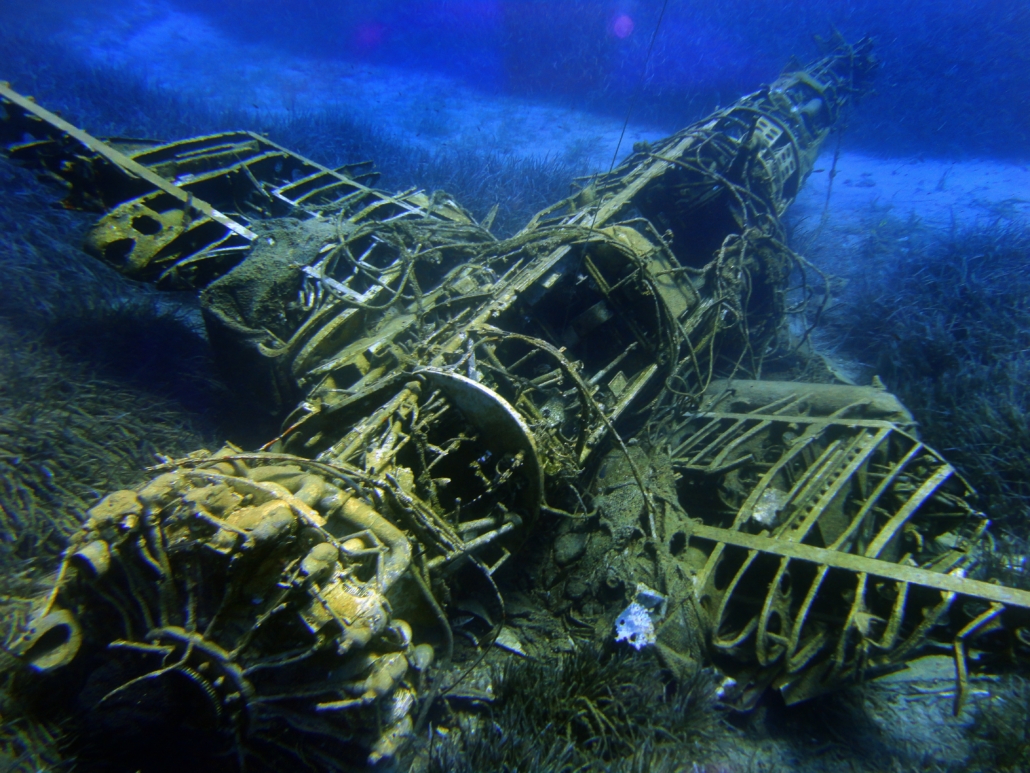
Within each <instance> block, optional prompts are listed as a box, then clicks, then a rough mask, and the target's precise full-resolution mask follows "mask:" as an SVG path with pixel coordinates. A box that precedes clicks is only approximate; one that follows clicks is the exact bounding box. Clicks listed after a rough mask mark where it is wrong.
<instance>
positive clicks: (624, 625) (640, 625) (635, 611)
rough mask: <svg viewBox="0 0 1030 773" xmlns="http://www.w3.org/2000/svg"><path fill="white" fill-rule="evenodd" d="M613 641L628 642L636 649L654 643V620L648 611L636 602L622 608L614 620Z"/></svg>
mask: <svg viewBox="0 0 1030 773" xmlns="http://www.w3.org/2000/svg"><path fill="white" fill-rule="evenodd" d="M615 641H625V642H629V643H630V644H631V645H633V647H634V648H635V649H638V650H639V649H643V648H644V647H646V646H648V645H649V644H654V641H655V630H654V622H653V621H652V620H651V615H650V614H649V613H648V611H647V610H646V609H645V608H644V607H642V606H641V605H640V604H638V603H637V602H635V601H634V602H633V603H632V604H630V605H629V606H628V607H626V608H625V609H624V610H622V614H621V615H619V617H618V619H617V620H616V621H615Z"/></svg>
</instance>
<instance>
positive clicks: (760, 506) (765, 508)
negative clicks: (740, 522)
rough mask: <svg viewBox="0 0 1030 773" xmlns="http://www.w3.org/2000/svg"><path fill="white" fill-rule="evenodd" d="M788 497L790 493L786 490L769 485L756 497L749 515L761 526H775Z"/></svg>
mask: <svg viewBox="0 0 1030 773" xmlns="http://www.w3.org/2000/svg"><path fill="white" fill-rule="evenodd" d="M789 498H790V495H789V494H787V492H786V491H780V490H779V489H778V488H772V487H771V486H770V487H769V488H767V489H766V490H765V491H763V492H762V496H760V497H759V498H758V501H757V502H756V503H755V509H754V512H752V513H751V517H752V518H754V519H755V520H756V521H758V522H759V523H760V524H762V525H763V526H775V525H776V521H777V519H778V517H779V514H780V511H781V510H782V509H783V506H784V505H786V504H787V500H788V499H789Z"/></svg>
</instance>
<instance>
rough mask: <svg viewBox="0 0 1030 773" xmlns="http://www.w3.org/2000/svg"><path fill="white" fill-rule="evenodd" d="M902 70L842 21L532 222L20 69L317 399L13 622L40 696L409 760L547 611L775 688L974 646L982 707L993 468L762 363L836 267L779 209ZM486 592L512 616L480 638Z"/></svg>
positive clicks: (89, 539) (95, 160)
mask: <svg viewBox="0 0 1030 773" xmlns="http://www.w3.org/2000/svg"><path fill="white" fill-rule="evenodd" d="M874 69H875V60H874V59H873V57H872V55H871V44H870V43H869V41H862V42H860V43H858V44H856V45H855V46H847V45H843V44H842V45H841V46H840V47H839V48H838V49H837V50H835V51H833V52H832V53H830V54H829V55H828V56H827V57H826V58H824V59H822V60H820V61H818V62H816V63H814V64H813V65H811V66H809V67H807V68H804V69H798V70H797V71H792V72H786V73H785V74H784V75H782V76H781V77H780V78H779V79H778V80H777V81H776V82H774V83H773V84H772V85H771V86H768V87H765V88H763V89H761V90H760V91H758V92H756V93H754V94H751V95H749V96H747V97H744V98H743V99H741V100H740V101H739V102H737V103H736V104H734V105H732V106H730V107H728V108H725V109H722V110H719V111H718V112H716V113H715V114H713V115H711V116H710V117H708V118H707V119H705V120H704V121H701V122H699V123H697V124H695V125H693V126H691V127H689V128H687V129H684V130H683V131H681V132H679V133H677V134H674V135H673V136H671V137H669V138H667V139H665V140H663V141H662V142H659V143H656V144H654V145H651V146H639V147H637V148H635V149H634V153H633V154H632V155H631V156H630V157H629V158H627V159H626V161H625V162H624V163H623V164H622V165H621V166H619V167H617V168H616V169H614V170H613V171H612V172H611V173H609V174H606V175H600V176H598V177H596V178H595V179H593V180H592V181H590V182H589V184H587V185H585V186H584V187H582V188H581V189H580V190H579V191H578V192H577V193H576V194H575V195H573V196H572V197H570V198H569V199H566V200H564V201H561V202H559V203H557V204H555V205H554V206H552V207H550V208H548V209H546V210H544V211H543V212H541V213H539V214H538V215H536V216H535V217H534V218H533V219H532V220H531V221H530V222H529V223H528V224H527V225H526V227H525V228H523V229H522V230H521V231H519V232H518V233H517V234H515V235H514V236H512V237H510V238H507V239H497V238H495V237H494V236H493V235H492V234H491V233H490V221H491V220H492V218H491V217H487V218H486V220H485V221H484V222H482V223H477V222H475V221H474V219H473V218H472V217H471V216H470V215H469V214H468V213H467V212H466V211H465V210H464V209H462V208H461V206H459V205H458V204H457V203H456V202H454V201H453V200H451V198H449V197H448V196H447V195H446V194H443V193H440V192H437V193H435V194H433V195H426V194H424V193H422V192H420V191H407V192H404V193H399V194H395V195H390V194H387V193H384V192H382V191H379V190H376V189H375V188H373V187H370V184H371V183H372V182H373V181H374V179H375V174H374V170H373V169H372V168H371V166H369V165H357V166H350V167H343V168H340V169H336V170H333V169H328V168H325V167H322V166H319V165H318V164H315V163H313V162H311V161H309V160H307V159H304V158H302V157H300V156H298V155H296V154H294V153H291V152H290V151H288V150H286V149H285V148H282V147H280V146H278V145H276V144H274V143H272V142H270V141H268V140H267V139H265V138H263V137H261V136H258V135H255V134H251V133H248V132H236V133H229V134H220V135H214V136H207V137H198V138H194V139H188V140H183V141H180V142H173V143H169V144H153V143H143V142H130V141H121V140H119V141H108V142H103V141H100V140H98V139H96V138H94V137H92V136H90V135H88V134H86V133H85V132H83V131H81V130H80V129H78V128H76V127H74V126H72V125H70V124H68V123H67V122H65V121H63V120H62V119H61V118H59V117H58V116H56V115H54V114H53V113H50V112H48V111H47V110H45V109H43V108H42V107H40V106H39V105H37V104H36V103H35V102H33V101H32V100H31V99H29V98H26V97H23V96H21V95H19V94H17V93H15V92H13V91H11V90H10V89H9V88H7V87H6V86H5V87H3V88H2V89H0V103H2V106H3V116H2V122H0V133H2V135H0V139H2V141H3V143H4V145H5V146H6V152H7V153H8V154H9V155H10V157H12V158H13V159H16V160H18V161H19V162H22V163H24V164H26V165H30V166H32V167H34V168H37V169H39V170H41V171H42V172H43V173H44V174H45V175H46V176H47V177H49V178H53V179H56V180H58V181H59V182H60V183H62V184H63V185H64V186H65V190H66V192H67V198H66V200H65V203H66V204H67V205H68V206H73V207H78V208H84V209H90V210H94V211H97V212H100V213H102V216H101V217H100V219H99V220H98V221H97V223H96V225H95V226H94V227H93V228H92V230H91V232H90V234H89V236H88V240H87V249H88V250H89V251H90V252H91V253H92V254H95V255H96V256H97V257H98V258H100V259H102V260H104V261H106V262H108V263H110V264H111V265H113V266H114V267H116V268H117V269H118V270H120V271H122V272H124V273H125V274H127V275H128V276H131V277H134V278H137V279H143V280H152V281H154V282H156V283H157V284H158V285H159V286H163V287H167V288H184V289H195V290H200V292H201V298H202V304H203V309H204V316H205V320H206V324H207V329H208V334H209V337H210V340H211V343H212V346H214V347H215V348H216V350H217V352H218V355H219V358H220V359H222V360H223V361H224V362H225V363H227V365H228V367H227V369H226V370H227V372H228V373H230V374H231V377H232V378H233V379H234V380H235V382H236V385H237V386H238V387H239V389H240V390H241V393H245V394H248V395H250V396H251V397H252V398H253V399H255V400H256V401H257V402H258V403H259V404H260V409H261V410H265V411H269V412H283V413H286V412H288V415H287V418H286V420H285V422H284V424H283V429H282V431H281V434H280V435H279V436H278V437H276V438H274V439H272V440H271V441H270V442H269V443H268V444H267V445H265V446H264V447H263V448H262V449H261V450H259V451H253V452H246V451H243V450H241V449H239V448H236V447H232V446H227V447H225V448H223V449H221V450H219V451H217V452H215V453H211V452H208V451H198V452H196V453H195V454H192V455H190V456H189V457H187V458H183V459H176V460H169V461H168V462H167V463H165V464H163V465H161V466H160V467H159V468H157V469H155V471H154V472H155V473H159V474H157V475H156V477H154V478H153V479H152V480H150V481H149V482H147V483H146V484H145V485H142V486H141V487H140V488H138V489H136V490H132V491H128V490H127V491H117V492H114V493H111V494H110V495H108V496H107V497H106V498H104V499H103V500H101V501H100V502H99V504H97V505H96V506H95V507H94V508H93V509H92V510H91V511H90V513H89V518H88V520H87V522H86V523H85V524H84V526H83V528H82V530H81V531H80V533H79V534H78V535H77V536H76V537H75V538H74V539H73V541H72V543H71V544H70V545H69V547H68V548H67V550H66V551H65V553H64V557H63V561H62V563H61V566H60V570H59V572H58V574H57V575H56V577H55V579H54V580H53V584H52V590H51V591H50V592H49V593H47V594H46V595H45V596H43V597H41V598H40V599H39V601H38V606H37V610H36V613H35V615H34V617H33V618H32V619H31V621H29V624H28V625H27V629H26V631H25V632H24V635H23V636H22V638H21V639H20V640H19V641H18V642H17V643H16V644H15V647H14V650H15V652H16V653H17V654H18V656H19V658H18V665H17V666H15V667H16V668H17V669H19V672H20V673H19V674H18V679H19V680H20V682H19V683H20V684H21V685H22V689H23V690H26V691H31V690H32V689H33V685H35V684H43V683H47V681H48V680H53V679H55V678H61V679H64V680H65V681H66V682H67V683H68V684H72V685H75V684H78V685H80V687H81V685H84V684H87V683H89V684H90V685H92V686H93V693H95V694H96V699H95V700H94V701H93V703H92V704H91V705H88V706H87V705H84V704H83V703H82V702H81V701H79V702H76V699H75V694H76V689H71V690H70V692H71V693H72V696H71V697H69V699H68V708H67V709H66V710H67V711H84V710H88V711H95V712H103V711H117V710H122V711H124V710H125V707H127V706H145V707H146V710H147V711H148V712H156V713H160V712H162V711H167V712H168V715H169V716H172V715H174V714H175V710H174V708H173V707H172V706H170V705H165V704H170V703H172V702H174V701H176V700H180V701H183V700H187V698H186V697H184V696H188V701H189V702H190V705H193V706H197V705H200V706H202V707H203V712H206V713H205V714H204V716H206V717H208V718H209V722H208V723H209V725H210V728H209V729H210V731H211V732H212V733H214V734H216V735H217V736H218V737H219V738H221V739H222V741H223V743H222V748H223V749H224V748H231V749H233V750H234V753H235V754H236V755H238V758H239V760H240V764H241V765H242V764H244V763H247V760H248V759H249V758H251V757H253V760H251V761H250V762H249V763H248V764H251V765H254V764H257V762H258V761H259V760H267V759H276V758H277V755H278V758H280V759H281V758H282V755H292V754H297V755H300V754H301V753H300V752H299V751H297V750H298V749H301V748H306V749H308V750H309V751H308V752H305V753H304V754H303V755H301V756H303V759H304V760H305V761H306V762H307V763H309V764H311V765H312V766H314V767H319V766H325V765H330V764H331V765H337V766H339V765H341V764H343V765H344V767H360V766H361V765H363V764H366V763H368V764H376V763H382V764H387V765H388V764H390V760H396V759H398V757H399V756H400V757H403V754H404V749H405V747H406V744H407V743H408V742H409V740H410V739H411V738H412V737H413V736H414V735H415V734H416V733H417V732H420V730H421V727H420V726H421V724H422V723H423V722H424V720H425V717H426V715H427V712H428V706H429V705H430V704H432V702H433V701H434V700H435V699H436V698H438V697H439V696H440V695H441V694H442V693H443V692H445V691H446V689H447V688H448V687H453V685H454V683H455V682H456V681H457V680H458V678H460V676H461V675H462V674H464V673H467V672H468V671H470V670H473V671H474V670H475V669H476V668H477V664H479V663H481V658H480V655H481V653H482V651H484V650H486V649H488V648H489V647H491V646H492V645H493V644H500V645H501V646H502V647H503V648H504V650H506V651H514V652H516V653H521V654H528V655H531V656H534V657H538V658H542V659H548V658H551V659H554V658H557V657H559V655H557V654H556V652H555V649H556V648H555V647H554V646H552V645H551V644H550V643H549V641H548V639H547V637H546V636H541V635H540V634H539V630H540V629H541V628H547V629H548V630H550V631H551V632H552V638H553V639H554V640H558V639H564V640H569V634H568V627H569V626H570V625H576V626H577V627H578V628H579V629H580V630H578V631H577V636H578V637H579V638H583V637H584V636H586V637H592V638H594V639H596V640H597V641H602V642H603V641H608V640H611V639H612V638H615V637H617V638H618V639H620V640H622V641H626V642H628V644H629V645H632V646H634V647H637V648H641V647H644V646H653V647H655V648H656V649H657V651H658V654H659V656H660V657H661V658H662V660H663V662H664V663H665V664H666V665H667V667H668V668H669V670H670V672H671V673H672V674H682V675H685V674H688V673H691V671H692V669H693V668H695V667H696V664H698V663H711V664H714V666H716V667H717V668H718V669H720V670H721V671H722V672H723V673H724V674H725V675H726V676H727V677H730V678H731V679H728V680H727V682H726V686H725V695H724V699H725V700H726V701H727V702H730V703H731V704H733V705H735V706H738V707H740V708H747V707H749V706H751V705H753V704H754V703H755V701H756V700H757V699H758V698H759V697H760V695H761V694H762V693H763V691H765V690H767V689H776V690H779V691H780V692H781V693H782V694H783V696H784V697H785V699H786V700H787V701H788V702H797V701H802V700H804V699H806V698H808V697H811V696H814V695H816V694H819V693H822V692H824V691H826V690H829V689H832V688H834V687H837V686H840V685H843V684H846V683H848V682H852V681H854V680H857V679H859V678H861V677H862V676H863V675H866V674H870V673H875V672H877V671H881V670H886V669H890V668H897V667H902V666H903V664H904V662H905V660H906V659H907V658H910V657H911V656H913V655H914V654H916V653H918V652H919V651H920V650H921V648H924V647H926V646H927V645H928V644H936V645H938V646H940V645H942V644H943V645H945V646H947V647H949V648H950V649H951V651H953V653H954V658H955V665H956V674H957V682H958V689H957V698H956V700H957V702H961V700H962V697H963V693H964V691H965V689H966V682H967V668H968V665H967V661H968V653H967V650H968V649H969V648H975V649H977V650H987V651H997V652H1010V653H1011V652H1016V653H1018V652H1020V650H1021V649H1023V648H1025V645H1026V644H1027V643H1030V630H1028V629H1027V628H1024V627H1023V626H1025V625H1026V624H1027V619H1028V610H1030V593H1027V592H1024V591H1020V590H1017V589H1012V588H1008V587H1005V586H1002V585H998V584H994V583H991V582H986V581H983V580H977V579H972V578H971V575H973V574H974V573H975V572H976V571H977V566H978V564H979V563H980V558H981V557H982V553H983V551H985V550H986V549H988V546H989V545H990V542H989V540H990V536H989V533H988V532H987V531H986V527H987V524H988V522H987V521H986V519H985V518H984V517H983V515H982V514H981V513H979V512H977V511H976V510H975V509H974V507H973V506H972V504H971V498H972V494H973V492H972V491H971V490H970V488H969V486H968V485H967V484H966V483H965V482H964V481H963V479H962V478H961V477H960V476H959V475H958V474H957V473H956V471H955V470H954V469H953V468H952V467H951V466H949V465H948V463H947V462H946V461H945V460H944V459H942V458H941V457H940V456H939V455H938V454H937V453H935V452H934V451H933V450H932V449H930V448H927V447H926V446H924V445H923V444H922V443H921V442H920V441H919V439H918V438H917V436H916V435H915V434H914V423H913V420H912V417H911V416H910V414H909V413H908V412H907V411H906V410H905V408H904V407H903V406H902V405H901V404H900V403H899V402H898V401H897V400H896V399H895V398H894V397H893V396H892V395H890V394H889V393H887V392H886V391H884V390H883V389H882V388H880V387H877V386H873V387H856V386H851V385H834V384H829V383H797V382H792V381H786V380H762V379H761V374H762V372H763V361H764V360H765V359H766V358H767V357H768V355H770V354H771V353H772V352H774V351H777V350H782V348H783V347H784V346H785V338H786V337H787V336H789V335H790V333H789V331H788V328H787V325H786V324H785V320H786V318H787V312H788V305H789V304H790V303H791V302H792V300H791V298H790V297H789V292H788V284H787V282H788V278H789V277H791V276H792V275H797V273H798V272H801V273H803V272H804V271H805V269H806V268H807V266H806V265H805V264H804V261H803V260H802V259H801V258H799V257H798V256H796V255H795V254H793V253H792V252H791V251H790V250H789V249H788V248H787V247H786V246H785V237H784V233H783V229H782V227H781V224H780V216H781V215H782V214H783V213H784V211H785V210H786V209H787V207H788V206H789V204H790V203H791V202H792V201H793V199H794V198H795V196H796V195H797V193H798V190H799V188H800V186H801V185H802V183H803V182H804V180H805V179H806V177H807V175H808V174H809V172H810V171H811V170H812V166H813V163H814V160H815V158H816V155H817V153H818V152H819V148H820V145H821V144H822V142H823V140H824V139H825V138H826V137H827V135H828V134H829V132H830V130H831V128H832V127H833V126H834V124H835V122H836V121H837V120H838V117H839V116H840V115H841V113H842V112H843V111H845V110H846V109H848V108H849V106H850V104H851V103H852V102H853V100H854V99H855V98H856V96H857V95H858V94H859V93H861V91H862V90H863V88H864V87H865V86H866V84H867V82H868V80H869V78H870V76H871V74H872V72H873V70H874ZM825 380H829V379H825ZM545 519H546V520H549V521H550V522H551V523H549V524H547V525H546V526H545V525H543V524H539V522H540V521H541V520H545ZM555 524H557V525H555ZM544 528H546V529H549V532H548V533H549V534H553V539H550V540H549V541H540V540H534V541H533V542H532V543H531V544H534V545H537V546H540V545H546V548H545V550H544V554H542V555H533V556H525V557H520V558H518V559H516V560H519V561H520V562H524V563H525V565H526V566H527V567H529V568H528V569H527V570H526V571H532V572H534V573H535V574H536V576H535V577H533V583H534V584H535V585H536V586H537V587H540V588H545V589H546V590H548V591H549V592H548V593H546V594H543V593H541V594H539V595H538V596H536V597H534V598H535V600H536V603H537V604H538V608H536V609H534V610H533V611H532V614H533V615H534V620H536V623H535V631H536V633H533V632H530V631H527V630H522V629H521V624H520V620H521V619H523V615H518V616H514V615H506V614H505V611H504V605H505V593H504V591H503V583H501V581H500V578H501V577H503V572H502V573H500V574H498V570H500V569H501V568H502V567H503V566H504V565H505V563H506V562H509V561H511V560H512V559H511V557H512V555H513V554H514V553H515V552H516V551H518V550H519V548H520V543H522V542H523V540H524V538H525V537H526V536H527V535H528V534H529V533H530V532H531V531H532V530H534V529H544ZM452 608H463V609H469V608H478V609H481V610H488V611H484V612H483V614H481V615H480V616H481V617H482V618H484V619H486V620H488V621H489V626H485V628H486V633H485V635H481V637H480V639H479V640H478V641H477V644H478V647H477V648H470V647H469V646H468V645H467V644H465V639H464V638H459V639H458V640H456V639H455V636H454V631H453V630H452V618H451V613H452ZM584 631H586V634H584ZM623 646H626V645H623ZM559 649H560V648H559ZM495 652H500V651H499V650H495ZM517 656H518V655H515V654H513V655H512V657H517ZM97 683H100V684H102V685H103V689H102V690H97V688H96V684H97ZM203 712H202V713H203ZM314 750H317V751H314ZM328 759H332V760H334V762H332V763H328V762H326V760H328ZM341 760H342V761H344V762H341ZM348 761H349V762H348Z"/></svg>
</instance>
